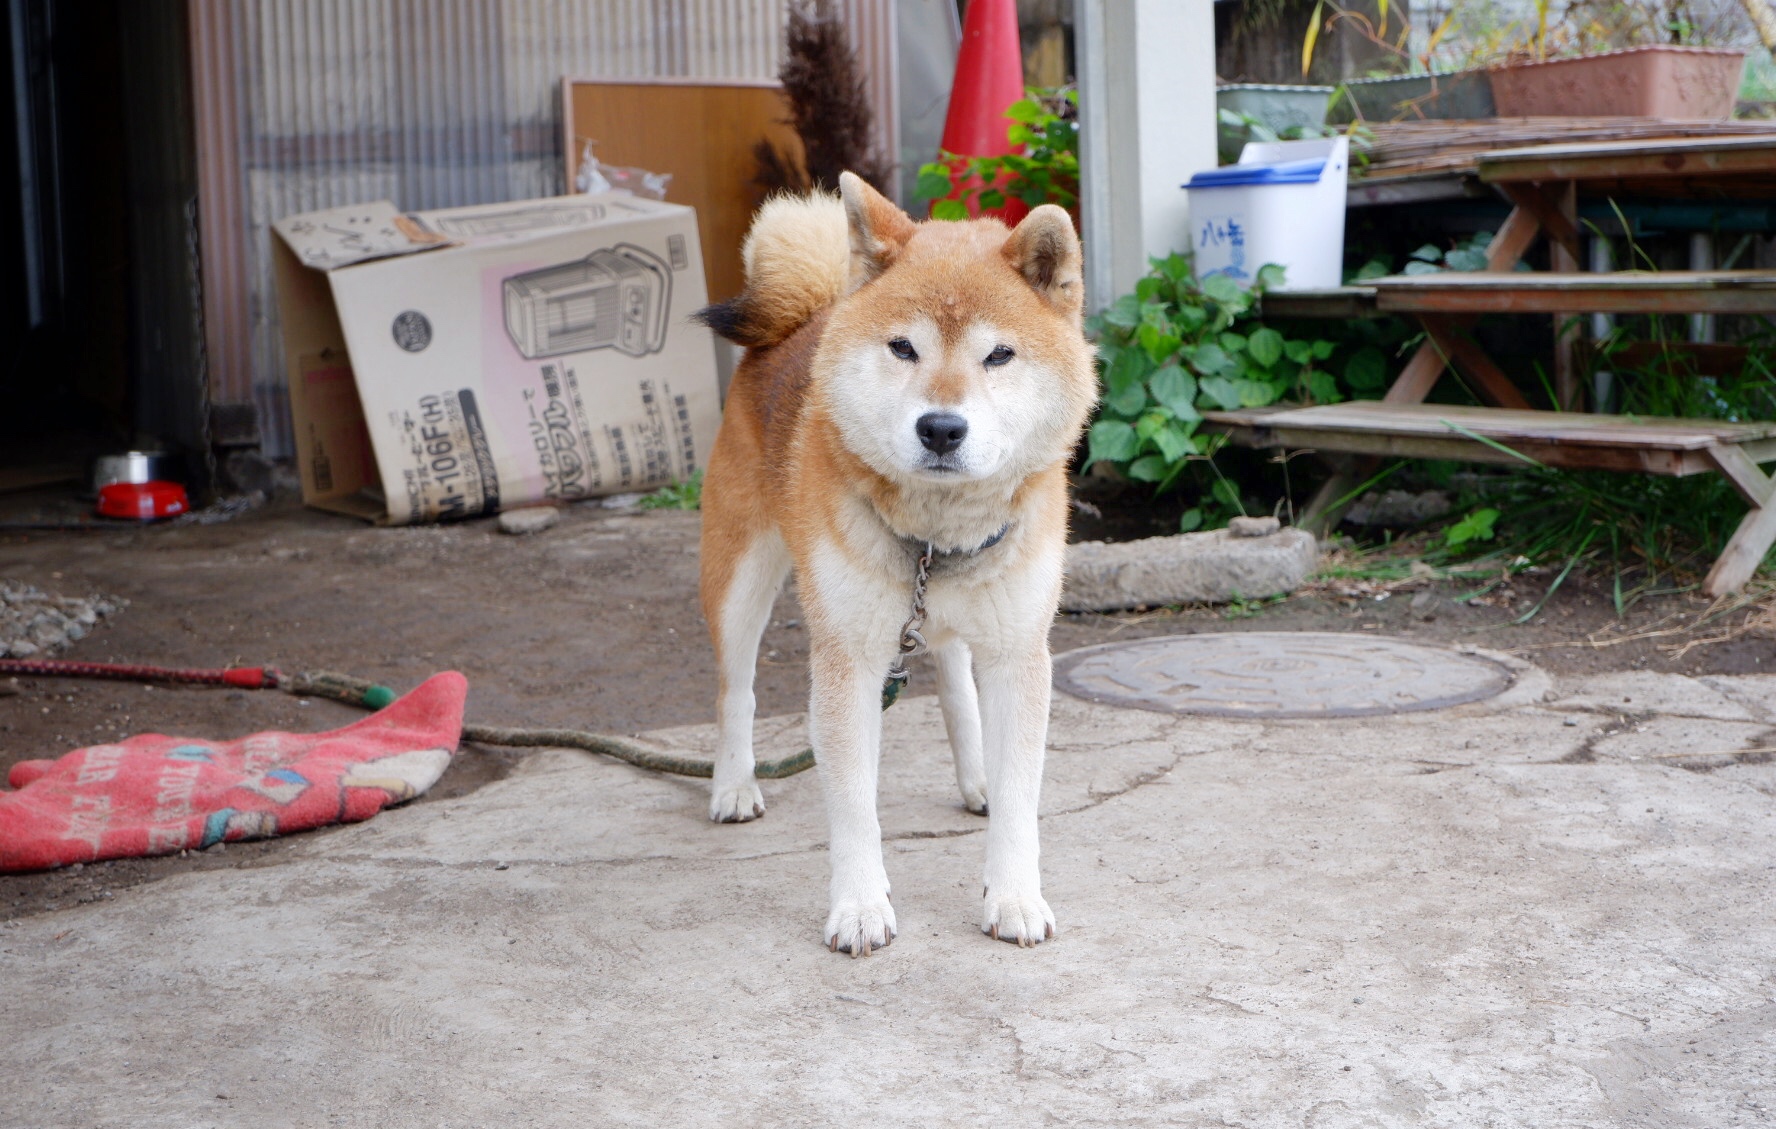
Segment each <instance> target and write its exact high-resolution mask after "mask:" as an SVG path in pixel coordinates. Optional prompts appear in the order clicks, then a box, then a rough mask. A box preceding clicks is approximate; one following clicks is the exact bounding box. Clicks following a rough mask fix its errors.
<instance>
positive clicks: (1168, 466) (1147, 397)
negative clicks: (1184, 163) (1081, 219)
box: [1086, 254, 1387, 532]
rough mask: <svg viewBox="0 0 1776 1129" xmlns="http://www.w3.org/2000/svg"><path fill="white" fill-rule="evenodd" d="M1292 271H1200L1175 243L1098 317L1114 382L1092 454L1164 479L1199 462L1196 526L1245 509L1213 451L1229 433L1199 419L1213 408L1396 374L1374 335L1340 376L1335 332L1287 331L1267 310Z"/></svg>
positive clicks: (1192, 513) (1251, 404)
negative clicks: (1244, 281)
mask: <svg viewBox="0 0 1776 1129" xmlns="http://www.w3.org/2000/svg"><path fill="white" fill-rule="evenodd" d="M1282 280H1283V271H1282V268H1281V267H1278V266H1276V265H1274V264H1272V265H1267V266H1265V267H1262V268H1260V270H1259V271H1258V273H1257V277H1256V279H1255V281H1254V284H1253V286H1252V287H1251V289H1249V290H1244V289H1241V288H1240V286H1239V285H1238V284H1237V283H1235V282H1234V281H1233V280H1232V279H1231V278H1227V277H1225V276H1222V275H1210V276H1209V277H1208V278H1206V279H1203V280H1202V281H1200V282H1199V281H1197V279H1196V278H1195V276H1194V273H1193V271H1192V268H1191V261H1190V258H1189V257H1188V256H1186V255H1178V254H1174V255H1169V256H1167V257H1166V258H1163V259H1154V260H1152V269H1151V270H1150V271H1149V272H1148V274H1147V275H1146V276H1145V277H1143V278H1142V279H1141V280H1140V281H1139V282H1138V283H1136V284H1135V290H1134V293H1132V294H1125V295H1123V296H1122V297H1121V298H1119V299H1117V300H1116V301H1115V302H1113V303H1112V304H1111V305H1110V307H1109V308H1108V309H1106V310H1105V311H1104V312H1103V313H1101V314H1099V315H1097V316H1096V317H1094V318H1091V319H1089V320H1088V322H1087V329H1088V331H1090V332H1091V333H1093V334H1094V335H1095V336H1096V337H1097V341H1098V362H1099V365H1100V372H1101V375H1102V381H1103V387H1102V393H1101V398H1100V402H1099V407H1098V418H1097V420H1096V422H1094V423H1093V424H1092V427H1091V431H1090V432H1089V433H1088V435H1087V454H1088V461H1087V464H1086V465H1087V466H1090V465H1091V464H1092V463H1098V462H1105V463H1109V464H1111V465H1112V466H1114V467H1115V468H1116V469H1117V470H1118V471H1120V472H1121V473H1122V474H1123V475H1124V476H1125V477H1127V478H1130V479H1132V480H1134V481H1136V482H1150V483H1153V484H1154V486H1155V487H1156V488H1157V489H1158V490H1161V491H1163V490H1166V489H1169V488H1171V487H1172V486H1174V485H1175V484H1176V483H1177V482H1178V481H1179V479H1180V478H1181V476H1183V474H1184V473H1185V471H1186V468H1187V467H1189V466H1190V465H1192V464H1193V463H1195V464H1200V465H1201V467H1202V470H1203V474H1204V481H1203V484H1202V485H1203V489H1202V498H1201V501H1200V502H1199V504H1198V505H1196V506H1193V507H1191V508H1190V509H1188V510H1186V511H1185V512H1184V514H1183V518H1182V521H1181V527H1182V528H1183V529H1184V530H1185V531H1186V532H1188V531H1189V530H1191V529H1194V528H1199V527H1202V526H1204V525H1208V524H1210V523H1211V522H1213V521H1215V520H1217V519H1219V518H1221V517H1222V516H1224V515H1225V514H1227V513H1230V512H1234V513H1237V512H1243V506H1242V503H1241V500H1240V491H1239V489H1238V487H1237V486H1236V485H1235V484H1234V483H1233V482H1231V481H1229V480H1228V479H1227V478H1226V477H1224V476H1223V475H1222V474H1221V472H1220V470H1219V468H1217V467H1216V466H1215V465H1214V462H1213V460H1212V459H1211V458H1210V456H1212V455H1213V454H1214V453H1215V451H1216V450H1217V448H1218V446H1219V444H1220V442H1221V440H1220V437H1218V436H1211V435H1206V434H1200V433H1199V431H1198V428H1199V425H1200V424H1201V422H1202V412H1203V411H1204V410H1213V409H1222V410H1228V411H1231V410H1235V409H1238V408H1255V407H1263V406H1265V405H1267V404H1273V403H1276V402H1277V401H1279V400H1285V399H1287V400H1293V401H1298V402H1301V403H1322V404H1323V403H1334V402H1337V401H1339V400H1343V399H1346V398H1347V395H1346V391H1345V389H1346V388H1347V387H1348V388H1353V389H1374V388H1379V387H1380V386H1381V385H1382V384H1383V383H1384V381H1385V379H1386V369H1387V359H1386V357H1385V355H1384V354H1383V353H1382V352H1381V350H1380V349H1378V348H1375V347H1374V346H1369V345H1365V346H1361V347H1359V348H1358V349H1356V350H1354V351H1350V352H1349V353H1348V355H1347V356H1345V357H1344V358H1343V359H1342V364H1341V365H1340V366H1339V370H1338V371H1340V372H1342V374H1343V377H1344V379H1343V381H1342V382H1341V381H1340V380H1339V378H1338V377H1337V376H1335V375H1334V370H1333V368H1331V367H1329V366H1330V365H1331V364H1333V363H1334V360H1333V359H1334V356H1335V354H1337V353H1338V352H1339V346H1338V344H1337V343H1336V342H1334V341H1332V340H1329V339H1326V338H1297V337H1290V336H1285V335H1284V334H1283V333H1282V332H1280V331H1279V330H1277V329H1275V328H1273V327H1271V326H1268V325H1265V324H1264V323H1263V322H1262V321H1261V320H1259V318H1258V316H1257V313H1256V310H1257V306H1258V303H1259V301H1260V299H1261V298H1262V296H1263V294H1264V291H1265V290H1266V289H1268V288H1270V287H1273V286H1276V285H1278V284H1279V283H1280V282H1282Z"/></svg>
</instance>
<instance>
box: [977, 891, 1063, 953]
mask: <svg viewBox="0 0 1776 1129" xmlns="http://www.w3.org/2000/svg"><path fill="white" fill-rule="evenodd" d="M981 932H982V933H985V934H987V935H988V936H990V937H992V938H993V939H994V940H996V941H1010V942H1012V943H1013V944H1016V945H1017V946H1019V947H1020V948H1023V947H1028V946H1034V945H1040V944H1041V943H1042V942H1044V941H1046V940H1048V939H1049V938H1050V937H1053V936H1054V935H1055V915H1054V911H1053V910H1051V909H1049V908H1048V903H1047V902H1045V901H1043V900H1042V895H1041V894H1038V893H1034V892H1031V893H1027V894H1018V893H1005V894H996V893H994V892H993V891H992V890H988V891H986V894H985V896H984V897H983V898H982V906H981Z"/></svg>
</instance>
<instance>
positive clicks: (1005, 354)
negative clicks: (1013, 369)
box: [986, 345, 1017, 368]
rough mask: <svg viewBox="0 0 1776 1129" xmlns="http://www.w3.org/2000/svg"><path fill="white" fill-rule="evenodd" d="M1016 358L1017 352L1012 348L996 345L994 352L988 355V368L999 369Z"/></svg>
mask: <svg viewBox="0 0 1776 1129" xmlns="http://www.w3.org/2000/svg"><path fill="white" fill-rule="evenodd" d="M1015 356H1017V352H1016V351H1015V350H1013V349H1012V347H1011V346H1009V345H995V346H993V351H992V352H991V353H988V354H987V361H986V364H987V367H988V368H998V367H999V366H1000V365H1002V364H1004V363H1005V362H1006V361H1009V360H1011V358H1013V357H1015Z"/></svg>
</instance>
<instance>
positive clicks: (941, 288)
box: [699, 173, 1097, 956]
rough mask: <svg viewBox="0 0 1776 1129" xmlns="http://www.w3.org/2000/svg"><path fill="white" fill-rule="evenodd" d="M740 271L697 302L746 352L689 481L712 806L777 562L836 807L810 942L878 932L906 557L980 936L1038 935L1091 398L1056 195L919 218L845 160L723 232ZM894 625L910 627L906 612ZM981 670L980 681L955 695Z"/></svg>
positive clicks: (749, 714) (732, 756)
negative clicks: (1042, 803) (711, 443)
mask: <svg viewBox="0 0 1776 1129" xmlns="http://www.w3.org/2000/svg"><path fill="white" fill-rule="evenodd" d="M744 259H745V266H746V289H745V290H744V291H743V292H742V293H741V294H740V295H739V296H738V297H736V298H734V299H732V300H731V301H729V302H726V303H723V304H721V305H717V306H711V307H709V308H708V309H706V310H704V311H702V313H701V314H700V315H699V316H700V317H701V318H702V320H703V321H704V323H705V324H707V325H709V326H711V327H712V328H713V329H715V330H716V331H717V332H719V333H721V334H722V335H723V336H725V337H727V338H728V339H729V340H731V341H735V342H737V343H739V344H741V345H745V346H748V349H747V352H746V355H745V358H744V359H743V360H742V361H741V363H740V365H739V368H738V370H737V371H736V372H735V374H734V380H733V384H732V387H731V389H730V391H729V393H728V402H727V408H726V413H725V416H724V418H723V421H722V425H721V430H720V432H719V434H718V435H717V438H716V441H715V447H714V449H713V451H712V452H711V454H710V459H709V467H708V472H707V475H706V477H705V485H704V488H703V543H702V598H703V609H704V613H705V615H706V616H707V618H708V620H709V629H710V635H711V637H712V638H713V640H714V643H715V651H716V657H717V660H718V663H719V666H720V678H721V685H720V694H719V700H718V703H717V710H718V715H719V729H720V736H719V744H718V750H717V754H716V765H715V783H714V794H713V795H712V797H711V799H710V804H709V815H710V818H711V819H715V820H719V821H727V822H734V821H743V820H749V819H753V818H755V817H757V816H760V815H763V814H764V811H765V806H764V799H763V796H762V795H761V793H760V791H759V787H758V784H757V782H756V781H755V780H754V777H753V763H754V762H753V751H752V721H753V709H754V699H753V693H752V686H753V669H754V665H755V663H756V660H757V654H758V643H759V638H760V636H761V634H762V633H763V631H764V627H765V623H766V620H767V618H768V617H769V616H770V613H771V607H772V603H773V601H774V599H775V597H776V594H777V591H778V589H779V588H780V587H781V585H782V583H783V580H784V578H785V577H786V576H788V575H789V572H790V570H791V568H792V567H793V568H794V570H795V573H796V576H797V584H798V594H799V596H800V599H801V603H802V608H803V614H804V617H805V619H806V622H807V628H808V633H809V634H808V638H809V644H810V654H811V666H812V672H811V674H812V683H813V685H812V692H811V695H810V705H809V729H810V731H811V734H812V737H813V744H814V752H815V758H816V761H817V763H818V766H819V770H820V778H821V783H822V786H823V788H824V791H825V794H826V803H827V812H828V816H829V819H830V821H831V825H832V837H831V847H830V850H831V855H832V886H831V912H830V913H829V914H828V916H827V919H826V927H825V933H824V938H825V941H826V944H827V946H828V948H830V949H833V950H834V951H838V952H847V953H850V954H852V955H853V956H856V955H859V954H867V953H868V952H869V951H870V950H871V949H876V948H881V947H882V946H884V945H886V944H888V943H889V942H890V941H892V940H893V939H894V935H895V918H894V907H893V906H892V905H891V904H890V902H889V883H888V875H887V872H886V870H885V869H884V868H883V865H882V843H881V826H880V824H879V823H878V822H877V817H876V775H877V773H876V770H877V761H878V755H879V752H880V745H881V709H882V706H881V694H882V685H883V676H884V674H885V673H886V672H887V671H888V670H889V668H890V666H891V665H892V664H893V663H894V662H895V660H896V656H897V654H898V653H899V652H900V640H901V638H902V627H903V625H904V624H906V622H907V621H908V619H909V616H910V610H911V608H912V606H913V603H914V598H915V576H916V575H917V574H918V573H919V572H920V571H921V565H920V562H921V558H922V557H924V558H926V560H927V562H928V563H927V565H926V567H925V568H924V570H923V571H926V572H928V573H929V581H928V583H926V584H925V585H923V589H924V611H925V629H924V639H925V640H926V641H927V642H928V645H929V647H930V650H931V653H932V654H933V655H934V656H935V659H936V666H937V682H938V690H939V694H940V700H941V706H942V710H943V718H944V724H945V727H946V728H947V730H948V733H949V739H950V746H951V749H952V751H953V753H954V755H955V762H956V782H957V784H958V785H959V786H960V787H961V790H962V802H963V804H964V805H965V806H966V807H967V808H968V810H969V811H972V812H975V813H977V814H980V815H988V814H989V811H990V816H989V823H988V827H987V834H986V873H985V889H984V891H983V893H982V899H981V929H982V931H983V932H986V933H989V934H991V935H992V936H995V937H997V938H999V939H1000V940H1006V941H1015V942H1017V943H1018V944H1020V945H1034V944H1038V943H1040V942H1041V941H1042V940H1043V939H1045V938H1047V937H1051V936H1053V934H1054V914H1053V913H1052V912H1051V911H1050V910H1049V907H1048V903H1047V902H1045V901H1044V900H1043V897H1042V879H1041V875H1040V873H1039V870H1038V865H1037V854H1038V852H1037V829H1036V805H1037V798H1038V793H1039V791H1040V788H1041V781H1042V760H1043V752H1044V746H1045V744H1046V740H1047V732H1048V707H1049V686H1050V678H1051V672H1050V661H1049V653H1048V629H1049V624H1050V621H1051V620H1052V619H1053V617H1054V614H1055V608H1056V605H1057V603H1058V601H1059V598H1060V591H1061V568H1062V561H1063V555H1064V551H1065V543H1066V534H1067V506H1068V502H1067V461H1068V457H1069V455H1070V454H1071V452H1072V450H1073V446H1074V444H1075V443H1076V442H1077V441H1078V438H1079V434H1080V431H1081V429H1082V428H1083V426H1084V424H1085V420H1086V416H1087V414H1088V413H1089V411H1090V409H1091V406H1092V403H1093V401H1094V399H1095V397H1096V394H1097V380H1096V376H1095V373H1094V371H1093V367H1092V355H1091V350H1090V347H1089V346H1088V345H1087V343H1086V341H1085V338H1084V335H1083V333H1082V330H1081V312H1082V305H1083V295H1082V284H1081V260H1080V247H1079V240H1078V237H1077V236H1076V235H1075V234H1074V231H1073V224H1072V221H1071V220H1070V219H1069V218H1068V216H1067V213H1066V212H1064V211H1062V210H1061V209H1060V208H1057V207H1054V206H1052V205H1047V206H1043V207H1039V208H1037V209H1035V210H1034V211H1032V212H1031V213H1030V214H1029V216H1028V217H1027V218H1026V219H1024V221H1023V222H1022V223H1020V224H1018V226H1017V228H1016V229H1015V230H1011V231H1008V230H1007V229H1006V227H1005V225H1004V224H1002V223H1000V222H998V221H997V220H991V219H982V220H972V221H965V222H941V221H933V222H925V223H916V222H914V221H913V220H912V219H911V218H910V217H908V216H907V214H906V213H905V212H902V211H901V210H900V209H899V208H897V207H895V206H894V205H893V204H892V203H890V202H889V201H888V200H887V199H885V198H884V197H882V196H881V195H880V194H879V193H877V192H876V191H875V190H873V189H871V188H870V187H869V186H868V185H866V184H865V183H864V182H863V181H862V180H860V179H858V178H857V177H855V176H853V175H851V174H850V173H846V174H844V175H843V176H842V177H841V180H840V192H839V195H838V196H830V195H821V194H816V195H812V196H807V197H779V198H777V199H774V200H771V201H769V202H768V203H766V204H765V206H764V207H763V208H762V209H760V211H759V213H758V216H757V217H756V218H755V220H754V222H753V226H752V230H751V232H750V233H749V234H748V235H747V239H746V244H745V248H744ZM915 626H916V624H915ZM977 684H978V694H977Z"/></svg>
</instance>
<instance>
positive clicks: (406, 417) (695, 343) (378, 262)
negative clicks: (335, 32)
mask: <svg viewBox="0 0 1776 1129" xmlns="http://www.w3.org/2000/svg"><path fill="white" fill-rule="evenodd" d="M273 227H274V229H275V230H276V231H277V234H278V237H279V238H278V239H277V240H274V241H273V242H274V253H275V254H276V258H277V262H276V270H277V283H278V304H279V310H280V313H281V316H282V319H283V333H284V355H285V360H286V365H287V371H288V373H289V382H290V404H291V409H292V415H293V417H294V423H295V428H296V447H297V462H298V464H299V467H300V470H301V475H302V500H303V501H304V502H306V503H308V504H309V505H312V506H317V507H320V508H322V509H327V510H335V511H338V512H341V513H347V514H353V515H355V516H359V517H364V518H368V519H371V520H374V521H381V522H387V523H389V524H394V525H404V524H407V523H409V522H419V521H437V520H441V519H449V518H459V517H469V516H471V515H474V514H481V513H493V512H494V511H496V510H499V509H502V508H508V509H509V508H511V507H513V506H519V505H524V504H526V503H534V502H545V501H557V502H563V501H572V500H574V499H576V498H589V497H594V496H597V495H600V494H614V493H619V492H622V491H630V490H651V489H653V488H655V487H657V486H662V485H665V484H666V483H669V482H673V481H677V480H679V479H682V478H685V477H687V476H688V475H690V474H691V473H692V472H693V471H695V470H696V469H697V468H698V467H699V466H701V465H702V462H703V460H704V459H705V458H706V457H707V456H708V452H709V447H710V444H711V443H713V442H714V441H715V430H716V425H717V424H718V423H719V421H720V412H721V406H720V399H719V393H718V390H717V383H716V368H715V350H714V343H713V340H712V338H711V335H710V333H709V331H708V330H706V329H704V328H703V327H701V326H697V325H693V324H691V323H690V321H689V320H688V319H689V315H690V314H691V313H692V312H693V311H695V310H697V309H698V308H699V307H701V306H702V305H704V303H705V301H706V298H705V294H706V291H705V287H704V278H703V260H702V256H701V252H700V249H699V246H698V242H697V219H696V213H695V212H693V211H692V210H691V209H690V208H686V207H684V206H682V205H678V204H667V203H662V202H660V201H655V200H644V199H638V198H636V197H632V196H626V195H617V194H613V195H606V196H563V197H558V198H556V199H551V200H524V201H518V202H514V203H509V204H496V205H487V206H481V207H469V208H451V209H446V210H443V211H434V212H414V213H410V214H405V215H403V214H401V213H398V212H397V211H396V210H395V207H394V205H393V204H390V203H388V202H387V201H383V202H379V203H376V204H368V205H363V206H361V207H354V208H336V209H331V210H329V211H324V212H311V213H308V214H306V215H299V216H290V217H288V218H286V219H282V220H279V221H278V222H277V223H276V224H274V225H273Z"/></svg>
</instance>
